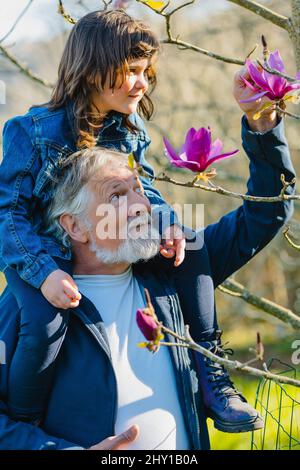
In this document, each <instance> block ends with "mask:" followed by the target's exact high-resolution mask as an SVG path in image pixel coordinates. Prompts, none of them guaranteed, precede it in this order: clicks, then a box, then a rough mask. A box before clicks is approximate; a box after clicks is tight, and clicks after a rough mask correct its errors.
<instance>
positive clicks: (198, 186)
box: [154, 173, 300, 203]
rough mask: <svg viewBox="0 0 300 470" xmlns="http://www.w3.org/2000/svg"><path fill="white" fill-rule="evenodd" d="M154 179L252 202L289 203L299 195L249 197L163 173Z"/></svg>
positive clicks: (299, 196)
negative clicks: (176, 178) (175, 178)
mask: <svg viewBox="0 0 300 470" xmlns="http://www.w3.org/2000/svg"><path fill="white" fill-rule="evenodd" d="M154 179H155V180H156V181H165V182H166V183H171V184H174V185H176V186H184V187H186V188H196V189H201V190H203V191H209V192H212V193H216V194H221V195H222V196H228V197H232V198H235V199H242V200H244V201H253V202H269V203H273V202H282V201H289V200H297V201H299V200H300V195H290V194H284V192H283V191H281V193H280V195H278V196H270V197H269V196H251V195H249V194H241V193H235V192H232V191H228V190H227V189H224V188H221V186H215V185H214V186H213V187H212V186H205V185H203V184H196V183H195V182H194V181H176V180H174V179H173V178H170V177H169V176H168V175H166V174H165V173H163V174H162V175H161V176H154ZM294 183H295V179H293V180H292V181H291V182H288V183H285V185H286V186H285V188H284V189H286V187H287V186H289V185H291V184H294Z"/></svg>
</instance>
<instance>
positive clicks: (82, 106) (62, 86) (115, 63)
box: [46, 10, 159, 148]
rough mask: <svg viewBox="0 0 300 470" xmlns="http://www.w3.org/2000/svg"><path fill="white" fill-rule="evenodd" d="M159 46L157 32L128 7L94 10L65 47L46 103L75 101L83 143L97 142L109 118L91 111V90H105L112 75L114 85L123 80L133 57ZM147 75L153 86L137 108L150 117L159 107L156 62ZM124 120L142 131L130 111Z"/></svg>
mask: <svg viewBox="0 0 300 470" xmlns="http://www.w3.org/2000/svg"><path fill="white" fill-rule="evenodd" d="M158 51H159V40H158V38H157V37H156V35H155V34H154V33H153V32H152V31H151V29H150V28H149V27H148V26H146V25H145V24H144V23H142V22H141V21H139V20H136V19H134V18H132V17H131V16H129V15H128V14H127V13H126V12H125V11H124V10H111V11H93V12H91V13H88V14H87V15H85V16H84V17H82V18H81V19H80V20H79V21H77V23H76V24H75V26H74V27H73V29H72V31H71V33H70V36H69V38H68V40H67V43H66V46H65V48H64V51H63V55H62V58H61V61H60V64H59V68H58V80H57V83H56V85H55V87H54V90H53V92H52V95H51V99H50V101H49V102H48V103H46V105H47V107H48V108H49V109H50V110H55V109H57V108H59V107H61V106H64V105H65V104H66V102H67V100H68V99H71V100H73V102H74V113H75V121H76V127H77V133H78V141H77V146H78V147H79V148H81V147H93V146H94V145H95V143H96V139H95V129H98V128H99V127H101V124H102V122H103V119H104V117H105V114H103V113H102V114H101V110H99V113H95V112H92V108H91V92H92V91H93V90H95V88H96V89H97V91H99V92H101V91H102V89H103V85H104V83H105V81H106V78H107V77H108V78H109V80H110V87H111V88H114V87H115V84H116V80H117V77H118V76H120V75H121V76H122V83H123V81H124V79H125V74H126V72H127V71H128V62H127V61H128V59H137V58H139V59H140V58H148V57H152V56H153V55H154V54H155V53H156V52H158ZM147 74H148V82H149V85H150V86H149V88H148V92H147V93H145V94H144V96H143V98H142V99H141V100H140V101H139V103H138V108H137V111H138V113H139V114H140V115H141V116H142V117H144V118H146V119H147V120H149V119H150V118H151V116H152V114H153V110H154V106H153V103H152V101H151V99H150V96H149V94H151V92H152V91H153V90H154V88H155V85H156V73H155V69H154V67H153V65H151V66H150V68H149V69H148V71H147ZM99 77H100V80H99ZM97 79H98V80H97ZM99 82H100V83H99ZM148 93H149V94H148ZM123 124H124V125H125V127H126V128H127V129H128V130H130V131H131V132H135V131H138V128H137V127H136V126H134V125H133V124H132V123H131V122H130V121H129V119H128V115H126V114H124V116H123Z"/></svg>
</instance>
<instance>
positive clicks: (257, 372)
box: [161, 325, 300, 387]
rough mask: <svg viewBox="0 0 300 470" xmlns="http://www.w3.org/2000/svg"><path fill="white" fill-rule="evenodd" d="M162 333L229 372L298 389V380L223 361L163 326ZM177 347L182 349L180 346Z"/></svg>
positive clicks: (175, 344) (226, 360)
mask: <svg viewBox="0 0 300 470" xmlns="http://www.w3.org/2000/svg"><path fill="white" fill-rule="evenodd" d="M161 329H162V331H164V332H166V333H169V334H170V335H171V336H173V337H174V338H177V339H179V340H180V341H181V342H182V343H183V344H185V345H187V346H188V347H189V348H190V349H193V350H194V351H197V352H199V353H201V354H203V356H206V357H208V358H209V359H211V360H212V361H214V362H217V363H218V364H221V365H223V366H225V367H226V368H227V369H231V370H238V371H240V372H244V373H248V374H250V375H254V376H255V377H264V378H265V379H268V380H273V381H274V382H277V383H283V384H288V385H293V386H295V387H300V380H296V379H292V378H290V377H286V376H284V375H277V374H273V373H272V372H269V371H268V370H260V369H256V368H254V367H250V366H249V365H247V364H246V363H245V364H243V363H242V362H239V361H231V360H229V359H225V358H223V357H219V356H217V355H216V354H214V353H212V352H211V351H209V350H208V349H206V348H204V347H202V346H200V345H199V344H197V343H195V342H194V341H193V340H192V339H190V338H186V337H185V336H180V335H178V334H176V333H174V332H173V331H172V330H170V329H169V328H166V327H164V326H163V325H162V326H161ZM174 346H178V344H177V343H174ZM179 347H182V346H181V345H180V346H179Z"/></svg>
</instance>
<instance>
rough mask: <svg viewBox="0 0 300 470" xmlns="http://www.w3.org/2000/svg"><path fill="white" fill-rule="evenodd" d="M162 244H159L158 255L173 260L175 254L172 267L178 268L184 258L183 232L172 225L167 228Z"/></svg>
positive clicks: (184, 242) (184, 243)
mask: <svg viewBox="0 0 300 470" xmlns="http://www.w3.org/2000/svg"><path fill="white" fill-rule="evenodd" d="M163 240H164V242H163V243H162V244H161V247H160V253H161V254H162V255H163V256H164V257H165V258H173V256H175V254H176V259H175V261H174V266H176V267H177V266H179V265H180V264H181V263H182V262H183V260H184V256H185V245H186V241H185V237H184V235H183V232H182V230H181V228H180V227H178V225H172V226H171V227H168V228H167V230H166V231H165V233H164V235H163Z"/></svg>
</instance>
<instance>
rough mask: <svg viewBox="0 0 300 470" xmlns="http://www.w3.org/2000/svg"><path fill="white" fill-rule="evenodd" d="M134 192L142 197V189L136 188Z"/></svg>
mask: <svg viewBox="0 0 300 470" xmlns="http://www.w3.org/2000/svg"><path fill="white" fill-rule="evenodd" d="M135 192H136V193H138V194H142V195H144V189H143V188H141V187H140V186H138V187H137V188H135Z"/></svg>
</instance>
